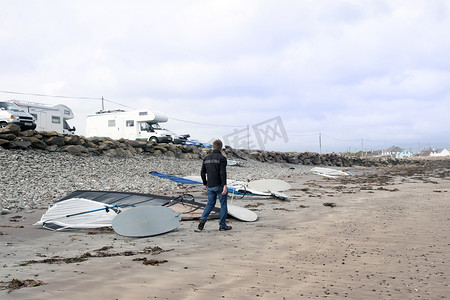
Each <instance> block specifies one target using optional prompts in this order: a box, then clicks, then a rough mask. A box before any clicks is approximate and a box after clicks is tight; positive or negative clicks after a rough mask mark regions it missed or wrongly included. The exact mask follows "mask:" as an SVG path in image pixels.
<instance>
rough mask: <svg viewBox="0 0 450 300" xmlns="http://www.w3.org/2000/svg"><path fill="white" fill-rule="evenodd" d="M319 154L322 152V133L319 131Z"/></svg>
mask: <svg viewBox="0 0 450 300" xmlns="http://www.w3.org/2000/svg"><path fill="white" fill-rule="evenodd" d="M319 154H322V133H321V132H319Z"/></svg>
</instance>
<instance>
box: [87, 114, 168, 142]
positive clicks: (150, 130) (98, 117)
mask: <svg viewBox="0 0 450 300" xmlns="http://www.w3.org/2000/svg"><path fill="white" fill-rule="evenodd" d="M167 120H168V118H167V116H165V115H163V114H161V113H160V112H155V111H151V110H132V111H123V110H113V111H99V112H97V113H96V114H95V115H88V117H87V119H86V137H94V136H97V137H110V138H112V139H120V138H124V139H128V140H136V141H152V142H154V143H169V142H171V141H172V136H171V134H170V133H169V132H167V130H165V129H162V128H161V127H160V126H159V124H158V123H162V122H167Z"/></svg>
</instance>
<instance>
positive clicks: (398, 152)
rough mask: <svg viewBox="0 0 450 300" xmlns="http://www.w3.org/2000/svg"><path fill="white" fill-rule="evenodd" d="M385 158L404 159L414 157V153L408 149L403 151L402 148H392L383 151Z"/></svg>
mask: <svg viewBox="0 0 450 300" xmlns="http://www.w3.org/2000/svg"><path fill="white" fill-rule="evenodd" d="M383 156H388V157H395V158H403V157H411V156H413V153H412V152H411V151H409V150H408V149H402V148H400V147H396V146H392V147H390V148H388V149H386V150H384V151H383Z"/></svg>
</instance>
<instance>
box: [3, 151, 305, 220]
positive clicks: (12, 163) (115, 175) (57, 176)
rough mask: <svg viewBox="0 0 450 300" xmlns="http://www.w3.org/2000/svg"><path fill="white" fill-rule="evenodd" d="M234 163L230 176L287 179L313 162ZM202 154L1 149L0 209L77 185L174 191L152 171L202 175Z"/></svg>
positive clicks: (46, 199)
mask: <svg viewBox="0 0 450 300" xmlns="http://www.w3.org/2000/svg"><path fill="white" fill-rule="evenodd" d="M240 162H241V166H229V167H228V168H227V173H228V178H229V179H236V180H242V181H251V180H258V179H267V178H279V179H283V178H286V177H288V176H290V175H303V174H306V173H307V172H308V171H309V169H310V167H308V166H303V165H291V164H287V163H263V162H258V161H254V160H245V161H240ZM201 164H202V161H201V160H200V159H196V160H194V159H192V160H186V159H179V158H167V157H161V156H159V157H155V156H149V155H146V154H136V155H134V156H132V157H108V156H89V157H82V156H74V155H70V154H68V153H62V152H47V151H40V150H8V149H2V151H0V165H1V172H0V187H1V189H0V211H1V213H2V214H6V213H9V212H11V211H18V210H24V209H27V210H30V209H35V208H41V207H47V206H48V205H49V204H51V203H54V202H55V201H56V200H58V199H61V198H62V197H64V196H66V195H68V194H70V193H72V192H74V191H76V190H97V191H118V192H134V193H149V194H160V195H169V196H170V195H172V193H173V191H174V190H178V189H184V188H185V186H182V185H180V184H178V183H175V182H172V181H170V180H167V179H161V178H159V177H155V176H152V175H150V174H149V172H151V171H156V172H161V173H167V174H172V175H177V176H189V175H200V169H201Z"/></svg>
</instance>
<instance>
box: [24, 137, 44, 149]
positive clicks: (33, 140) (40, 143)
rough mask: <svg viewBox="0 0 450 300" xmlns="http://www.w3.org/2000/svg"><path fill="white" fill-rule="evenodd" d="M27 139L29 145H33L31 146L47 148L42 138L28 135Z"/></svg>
mask: <svg viewBox="0 0 450 300" xmlns="http://www.w3.org/2000/svg"><path fill="white" fill-rule="evenodd" d="M28 140H29V141H30V142H31V147H33V148H36V149H40V150H45V149H47V144H46V143H44V142H43V141H42V140H40V139H37V138H36V137H34V136H32V137H29V138H28Z"/></svg>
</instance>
